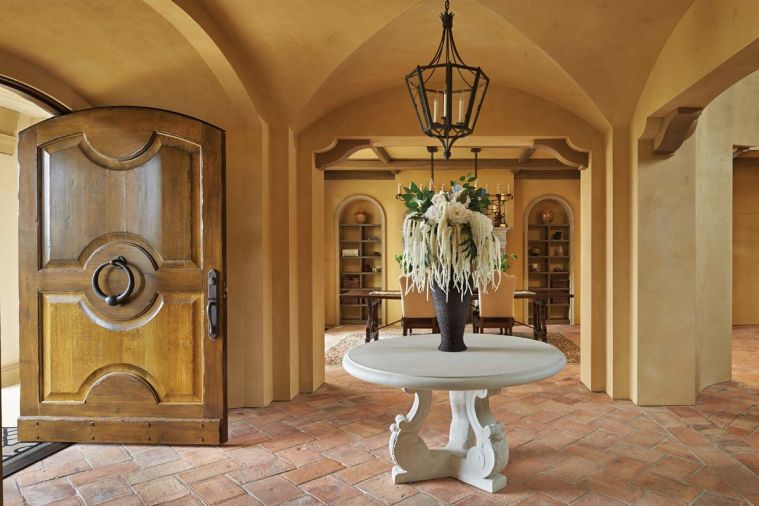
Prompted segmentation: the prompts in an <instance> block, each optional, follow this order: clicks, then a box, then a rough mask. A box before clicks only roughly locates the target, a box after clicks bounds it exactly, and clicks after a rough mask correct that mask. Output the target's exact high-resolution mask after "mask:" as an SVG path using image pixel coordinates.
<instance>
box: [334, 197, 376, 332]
mask: <svg viewBox="0 0 759 506" xmlns="http://www.w3.org/2000/svg"><path fill="white" fill-rule="evenodd" d="M378 207H379V204H378V203H376V202H373V201H372V199H371V198H370V197H366V196H355V197H352V198H349V199H348V200H346V202H345V205H343V206H341V207H340V208H339V209H338V211H337V216H336V217H335V218H336V222H337V223H336V227H335V234H336V235H337V237H336V239H337V258H336V260H337V261H336V264H337V265H336V266H335V269H336V276H337V287H338V314H337V318H338V322H339V324H340V325H355V324H357V323H365V322H366V320H367V318H368V311H369V305H368V303H367V301H366V300H365V299H362V298H360V297H340V296H339V294H342V293H345V292H347V291H349V290H351V289H354V288H372V287H375V286H377V285H379V289H381V288H382V287H383V286H384V270H385V269H384V267H385V264H384V249H383V238H384V236H385V230H384V228H385V225H384V219H383V216H382V215H383V212H382V210H381V208H378ZM358 210H363V211H365V212H366V214H367V223H357V222H356V217H355V214H356V211H358ZM345 253H349V254H345ZM374 268H378V269H379V270H378V271H374V270H373V269H374Z"/></svg>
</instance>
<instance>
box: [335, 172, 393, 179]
mask: <svg viewBox="0 0 759 506" xmlns="http://www.w3.org/2000/svg"><path fill="white" fill-rule="evenodd" d="M395 174H396V172H395V171H392V170H325V171H324V180H325V181H341V180H345V179H372V180H388V179H389V180H392V179H395Z"/></svg>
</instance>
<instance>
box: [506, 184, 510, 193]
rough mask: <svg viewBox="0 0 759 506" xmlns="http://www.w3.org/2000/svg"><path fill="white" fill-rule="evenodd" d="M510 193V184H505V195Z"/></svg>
mask: <svg viewBox="0 0 759 506" xmlns="http://www.w3.org/2000/svg"><path fill="white" fill-rule="evenodd" d="M510 193H511V183H507V184H506V194H507V195H508V194H510Z"/></svg>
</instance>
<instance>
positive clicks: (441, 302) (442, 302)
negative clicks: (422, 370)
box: [432, 284, 472, 351]
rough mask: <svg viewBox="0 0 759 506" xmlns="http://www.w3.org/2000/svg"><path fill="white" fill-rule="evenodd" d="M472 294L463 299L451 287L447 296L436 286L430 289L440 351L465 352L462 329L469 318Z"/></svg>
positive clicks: (458, 291)
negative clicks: (438, 331) (438, 329)
mask: <svg viewBox="0 0 759 506" xmlns="http://www.w3.org/2000/svg"><path fill="white" fill-rule="evenodd" d="M471 300H472V294H471V293H467V294H466V295H464V296H463V297H462V296H461V291H460V290H459V289H457V288H455V287H454V286H453V284H451V286H450V287H449V288H448V296H447V297H446V294H445V292H444V291H443V290H441V289H440V288H439V287H437V286H433V287H432V303H433V304H434V306H435V315H436V316H437V323H438V326H439V327H440V346H438V348H437V349H438V350H440V351H465V350H466V344H464V329H465V327H466V321H467V319H468V318H469V304H470V302H471Z"/></svg>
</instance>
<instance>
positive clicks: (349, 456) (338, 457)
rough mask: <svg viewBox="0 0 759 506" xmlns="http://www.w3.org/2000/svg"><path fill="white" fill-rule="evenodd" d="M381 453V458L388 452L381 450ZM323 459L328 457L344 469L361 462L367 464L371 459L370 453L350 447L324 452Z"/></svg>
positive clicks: (340, 447) (345, 446) (343, 446)
mask: <svg viewBox="0 0 759 506" xmlns="http://www.w3.org/2000/svg"><path fill="white" fill-rule="evenodd" d="M381 450H382V452H383V458H384V457H385V455H384V452H385V451H388V452H389V450H387V449H386V448H382V449H381ZM324 456H325V457H329V458H331V459H332V460H335V461H337V462H339V463H341V464H342V465H344V466H346V467H350V466H355V465H357V464H361V463H363V462H367V461H369V460H371V459H372V453H369V452H368V451H366V450H362V449H361V448H357V447H355V446H351V445H342V446H338V447H336V448H332V449H330V450H327V451H325V452H324Z"/></svg>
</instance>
